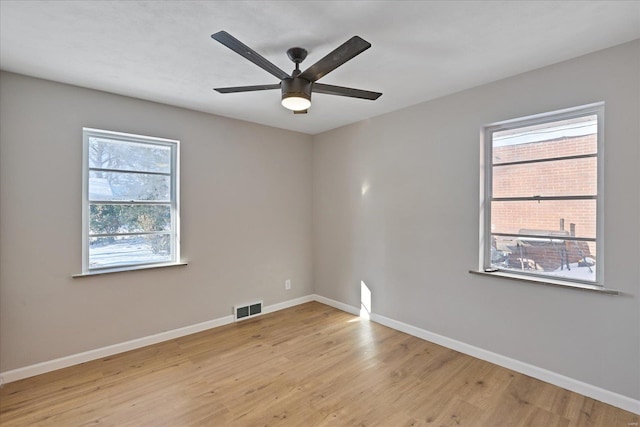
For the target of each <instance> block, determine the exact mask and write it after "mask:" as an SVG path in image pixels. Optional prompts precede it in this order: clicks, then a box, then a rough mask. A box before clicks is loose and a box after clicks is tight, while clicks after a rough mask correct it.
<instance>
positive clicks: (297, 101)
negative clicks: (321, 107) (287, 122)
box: [282, 94, 311, 111]
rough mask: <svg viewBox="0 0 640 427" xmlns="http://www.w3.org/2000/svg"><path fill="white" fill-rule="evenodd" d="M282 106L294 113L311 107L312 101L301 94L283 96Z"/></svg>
mask: <svg viewBox="0 0 640 427" xmlns="http://www.w3.org/2000/svg"><path fill="white" fill-rule="evenodd" d="M282 106H283V107H284V108H287V109H289V110H292V111H301V110H306V109H307V108H309V107H311V100H310V99H308V98H305V97H303V96H300V94H286V95H282Z"/></svg>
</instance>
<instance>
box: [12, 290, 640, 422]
mask: <svg viewBox="0 0 640 427" xmlns="http://www.w3.org/2000/svg"><path fill="white" fill-rule="evenodd" d="M638 421H639V417H638V416H637V415H634V414H632V413H629V412H626V411H623V410H621V409H617V408H614V407H612V406H609V405H606V404H604V403H600V402H597V401H595V400H593V399H589V398H586V397H584V396H581V395H578V394H575V393H572V392H569V391H567V390H564V389H561V388H558V387H555V386H552V385H549V384H547V383H544V382H542V381H538V380H535V379H533V378H530V377H527V376H525V375H522V374H518V373H516V372H513V371H510V370H508V369H504V368H501V367H498V366H496V365H492V364H490V363H487V362H483V361H481V360H478V359H474V358H473V357H469V356H466V355H463V354H461V353H457V352H455V351H452V350H449V349H446V348H444V347H440V346H438V345H435V344H432V343H429V342H426V341H423V340H420V339H418V338H415V337H411V336H409V335H406V334H403V333H401V332H397V331H394V330H392V329H389V328H386V327H384V326H381V325H378V324H376V323H373V322H368V321H364V320H360V319H359V318H358V317H354V316H351V315H349V314H347V313H344V312H342V311H339V310H336V309H333V308H331V307H328V306H326V305H323V304H319V303H315V302H312V303H308V304H303V305H299V306H296V307H293V308H290V309H287V310H282V311H279V312H276V313H272V314H268V315H264V316H261V317H258V318H255V319H250V320H246V321H244V322H240V323H236V324H232V325H227V326H223V327H220V328H216V329H213V330H209V331H205V332H201V333H198V334H194V335H189V336H186V337H183V338H179V339H175V340H172V341H168V342H165V343H160V344H156V345H153V346H150V347H145V348H142V349H138V350H134V351H130V352H127V353H123V354H119V355H116V356H112V357H108V358H105V359H102V360H96V361H92V362H88V363H85V364H82V365H78V366H74V367H70V368H66V369H62V370H59V371H55V372H50V373H47V374H43V375H39V376H37V377H32V378H28V379H25V380H21V381H16V382H13V383H9V384H5V385H4V386H3V387H2V388H1V389H0V424H1V425H2V427H9V426H39V425H47V426H49V425H55V426H84V425H95V424H98V425H107V426H201V425H202V426H215V427H218V426H223V427H224V426H296V427H298V426H305V427H306V426H384V427H395V426H483V427H484V426H490V427H493V426H495V427H508V426H541V427H551V426H604V427H615V426H622V427H630V426H637V425H638V424H637V423H638ZM634 423H635V424H634Z"/></svg>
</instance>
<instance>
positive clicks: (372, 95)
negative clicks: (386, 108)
mask: <svg viewBox="0 0 640 427" xmlns="http://www.w3.org/2000/svg"><path fill="white" fill-rule="evenodd" d="M313 92H315V93H325V94H327V95H339V96H348V97H351V98H361V99H370V100H372V101H373V100H376V99H378V98H379V97H380V95H382V93H380V92H371V91H369V90H361V89H353V88H350V87H342V86H334V85H325V84H322V83H314V84H313Z"/></svg>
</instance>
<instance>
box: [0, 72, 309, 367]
mask: <svg viewBox="0 0 640 427" xmlns="http://www.w3.org/2000/svg"><path fill="white" fill-rule="evenodd" d="M0 94H1V96H0V111H1V113H2V114H1V116H0V218H1V228H0V232H1V236H2V238H1V240H0V264H1V268H0V270H1V272H0V283H1V286H0V343H1V344H0V362H1V363H0V371H7V370H11V369H15V368H19V367H24V366H28V365H31V364H34V363H37V362H42V361H48V360H51V359H54V358H57V357H62V356H67V355H72V354H76V353H79V352H82V351H87V350H93V349H96V348H100V347H103V346H107V345H110V344H116V343H121V342H124V341H127V340H131V339H135V338H141V337H144V336H148V335H151V334H155V333H159V332H163V331H166V330H172V329H175V328H179V327H183V326H188V325H193V324H196V323H199V322H203V321H207V320H212V319H216V318H220V317H223V316H227V315H230V314H231V307H232V306H233V305H234V304H236V303H243V302H250V301H254V300H256V299H263V300H264V303H265V305H270V304H274V303H278V302H282V301H286V300H289V299H293V298H296V297H300V296H303V295H309V294H311V293H313V290H312V282H311V279H312V272H311V260H312V257H311V249H312V248H311V242H312V238H311V233H312V224H311V218H312V215H311V178H312V174H311V164H312V159H311V155H312V145H311V139H312V138H311V137H310V136H308V135H304V134H299V133H294V132H289V131H283V130H278V129H274V128H268V127H265V126H259V125H254V124H250V123H246V122H241V121H237V120H231V119H226V118H222V117H216V116H212V115H209V114H202V113H197V112H193V111H188V110H184V109H179V108H174V107H169V106H166V105H160V104H154V103H150V102H146V101H141V100H136V99H131V98H126V97H122V96H116V95H111V94H107V93H103V92H97V91H91V90H87V89H81V88H78V87H73V86H67V85H62V84H58V83H52V82H48V81H43V80H37V79H32V78H29V77H24V76H20V75H16V74H10V73H5V72H3V73H2V75H1V77H0ZM83 126H86V127H94V128H100V129H108V130H114V131H121V132H130V133H137V134H144V135H151V136H158V137H164V138H175V139H179V140H180V141H181V167H182V176H181V199H182V208H181V213H182V255H183V258H184V259H187V260H188V261H189V265H188V266H186V267H172V268H163V269H154V270H146V271H137V272H128V273H117V274H107V275H103V276H94V277H83V278H77V279H72V278H71V275H72V274H76V273H80V272H81V241H82V238H81V200H82V199H81V178H82V127H83ZM288 278H289V279H291V280H292V284H293V289H292V290H291V291H285V290H284V280H285V279H288Z"/></svg>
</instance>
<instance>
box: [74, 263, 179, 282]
mask: <svg viewBox="0 0 640 427" xmlns="http://www.w3.org/2000/svg"><path fill="white" fill-rule="evenodd" d="M185 265H188V262H187V261H180V262H167V263H164V264H153V265H135V266H126V267H114V268H105V269H100V270H93V271H88V272H86V273H79V274H73V275H72V276H71V277H73V278H78V277H87V276H98V275H101V274H111V273H124V272H127V271H138V270H150V269H153V268H164V267H180V266H185Z"/></svg>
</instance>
